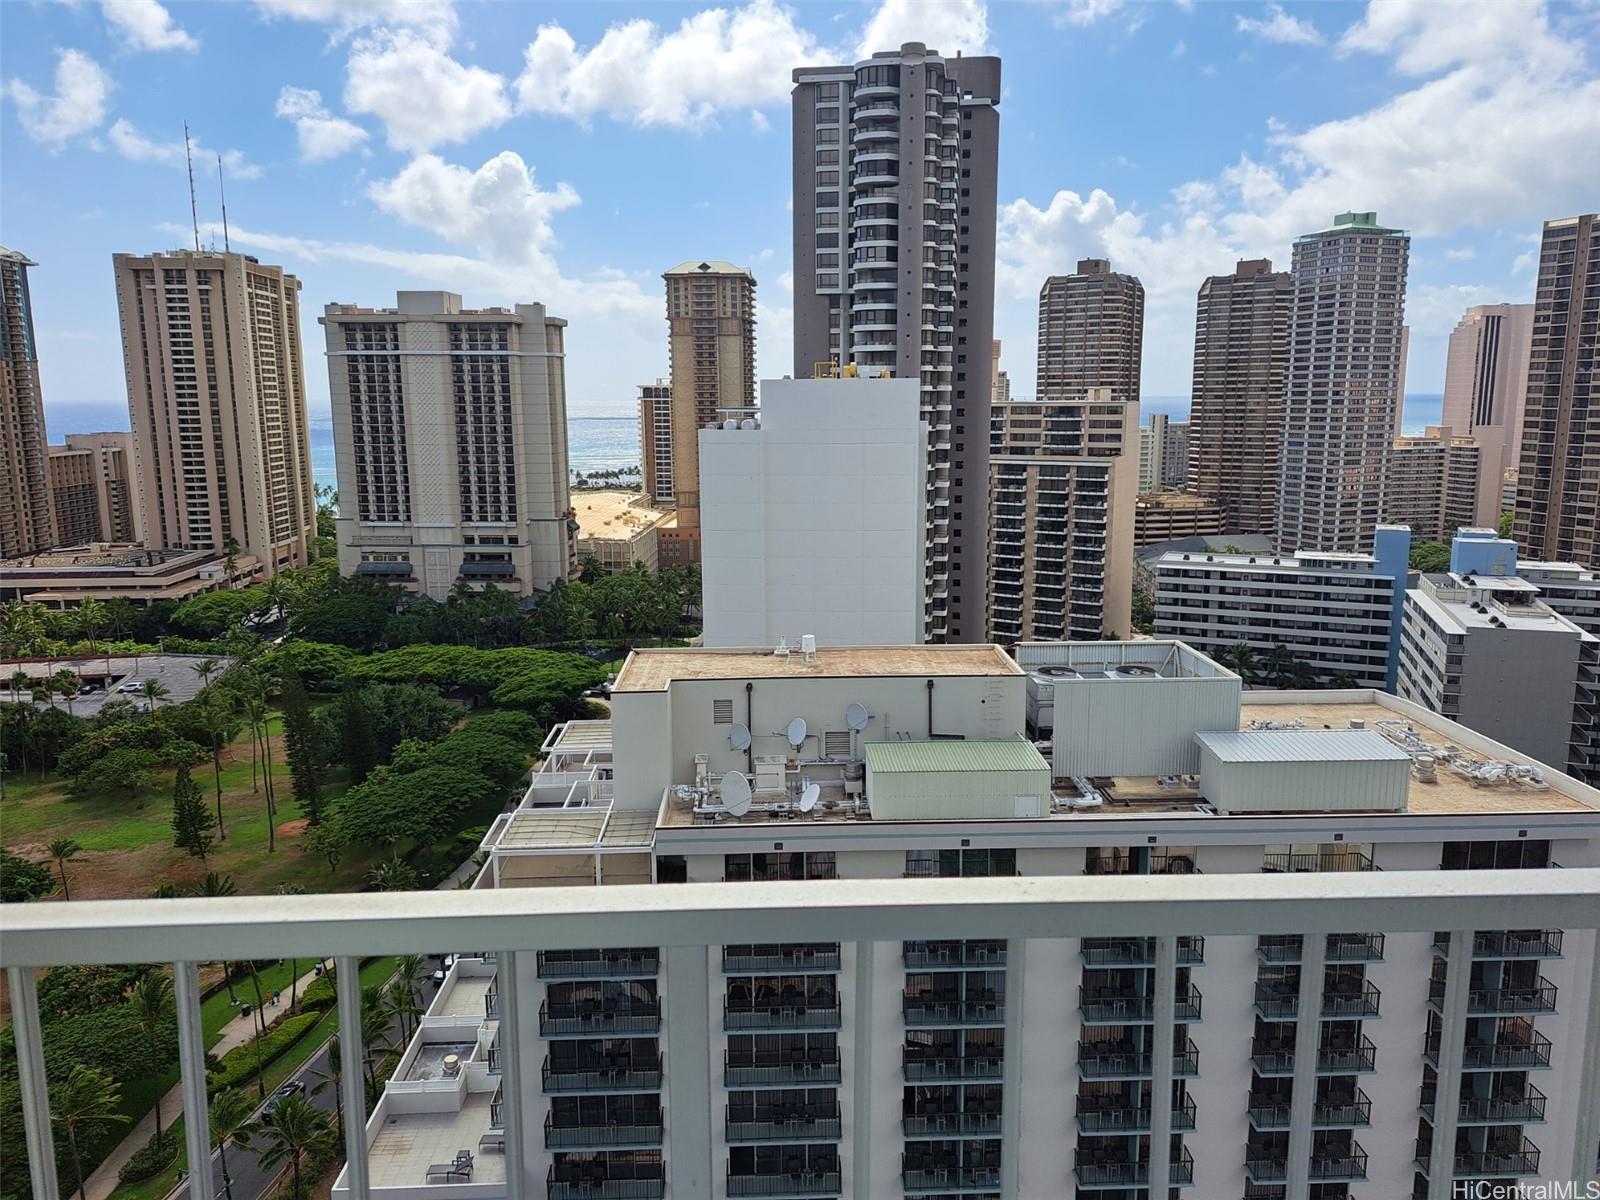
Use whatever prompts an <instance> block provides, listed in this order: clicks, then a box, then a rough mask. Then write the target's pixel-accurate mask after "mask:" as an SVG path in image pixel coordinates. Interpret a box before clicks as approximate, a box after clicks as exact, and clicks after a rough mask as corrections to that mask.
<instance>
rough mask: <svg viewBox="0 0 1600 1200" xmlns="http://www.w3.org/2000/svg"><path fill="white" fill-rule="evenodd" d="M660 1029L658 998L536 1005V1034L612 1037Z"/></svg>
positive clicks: (548, 1036)
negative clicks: (537, 1026)
mask: <svg viewBox="0 0 1600 1200" xmlns="http://www.w3.org/2000/svg"><path fill="white" fill-rule="evenodd" d="M660 1028H661V1002H660V1001H659V1000H607V1001H604V1002H603V1003H601V1004H567V1003H552V1002H551V1001H549V1000H546V1001H545V1002H544V1003H543V1004H541V1005H540V1006H539V1036H540V1037H542V1038H553V1037H615V1036H617V1035H618V1034H624V1033H655V1032H657V1031H658V1030H660Z"/></svg>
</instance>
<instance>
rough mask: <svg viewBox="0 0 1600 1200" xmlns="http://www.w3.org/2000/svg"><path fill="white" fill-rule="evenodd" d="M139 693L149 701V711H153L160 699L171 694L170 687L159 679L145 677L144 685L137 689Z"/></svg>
mask: <svg viewBox="0 0 1600 1200" xmlns="http://www.w3.org/2000/svg"><path fill="white" fill-rule="evenodd" d="M139 694H140V695H141V696H143V697H144V698H145V699H146V700H148V701H150V711H151V712H155V710H156V707H157V706H158V705H159V704H160V703H161V701H163V700H165V699H166V698H167V697H168V696H170V695H172V689H171V688H169V687H167V685H166V684H164V683H162V682H161V681H160V680H159V679H146V680H145V681H144V686H142V687H141V688H140V689H139Z"/></svg>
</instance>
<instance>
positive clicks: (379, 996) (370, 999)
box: [351, 975, 395, 1104]
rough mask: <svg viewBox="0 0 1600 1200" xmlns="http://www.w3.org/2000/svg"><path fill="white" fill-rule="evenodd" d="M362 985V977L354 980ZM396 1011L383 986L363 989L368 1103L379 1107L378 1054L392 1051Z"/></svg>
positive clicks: (357, 984)
mask: <svg viewBox="0 0 1600 1200" xmlns="http://www.w3.org/2000/svg"><path fill="white" fill-rule="evenodd" d="M351 983H352V985H353V986H359V985H360V983H361V977H360V976H359V975H357V977H356V978H355V979H354V980H351ZM394 1017H395V1008H394V1003H393V1001H392V999H391V998H390V996H389V990H388V989H387V988H385V987H383V986H382V985H381V984H373V985H372V986H371V987H366V988H362V989H361V1049H362V1052H363V1054H364V1056H365V1058H366V1064H365V1065H366V1071H367V1103H368V1104H376V1103H377V1100H378V1094H379V1092H380V1090H381V1089H380V1088H379V1086H378V1051H381V1050H388V1049H389V1048H390V1046H389V1029H390V1027H391V1026H392V1025H393V1024H394Z"/></svg>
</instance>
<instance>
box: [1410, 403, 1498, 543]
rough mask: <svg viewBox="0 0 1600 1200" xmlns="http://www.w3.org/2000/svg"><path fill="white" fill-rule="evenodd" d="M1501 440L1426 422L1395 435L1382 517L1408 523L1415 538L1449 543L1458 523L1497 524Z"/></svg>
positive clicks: (1468, 525)
mask: <svg viewBox="0 0 1600 1200" xmlns="http://www.w3.org/2000/svg"><path fill="white" fill-rule="evenodd" d="M1503 454H1504V447H1503V446H1502V445H1501V444H1500V442H1499V441H1495V440H1488V441H1485V440H1482V439H1479V438H1476V437H1466V436H1462V435H1460V434H1459V433H1458V431H1456V430H1454V429H1451V428H1450V427H1449V426H1444V427H1440V426H1437V425H1430V426H1428V428H1427V431H1426V432H1425V433H1423V434H1422V435H1421V436H1418V437H1398V438H1395V440H1394V445H1393V446H1392V447H1391V448H1390V453H1389V472H1388V477H1387V479H1386V480H1385V483H1384V513H1385V519H1386V520H1387V521H1389V522H1390V523H1391V524H1396V525H1409V526H1410V527H1411V532H1412V535H1413V536H1415V537H1416V538H1417V539H1418V540H1419V541H1425V542H1449V541H1450V539H1451V538H1453V537H1455V534H1456V530H1457V529H1461V528H1476V529H1481V528H1483V527H1485V526H1494V525H1498V524H1499V521H1500V512H1501V509H1500V501H1501V490H1502V487H1503V481H1504V475H1505V466H1504V463H1505V459H1504V458H1503Z"/></svg>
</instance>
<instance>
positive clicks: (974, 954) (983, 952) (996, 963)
mask: <svg viewBox="0 0 1600 1200" xmlns="http://www.w3.org/2000/svg"><path fill="white" fill-rule="evenodd" d="M903 953H904V955H905V964H906V969H907V970H917V969H926V968H938V967H1003V966H1005V965H1006V944H1005V943H1004V942H984V941H978V942H906V943H905V945H904V947H903Z"/></svg>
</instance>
